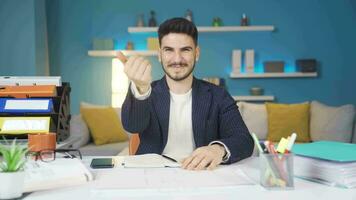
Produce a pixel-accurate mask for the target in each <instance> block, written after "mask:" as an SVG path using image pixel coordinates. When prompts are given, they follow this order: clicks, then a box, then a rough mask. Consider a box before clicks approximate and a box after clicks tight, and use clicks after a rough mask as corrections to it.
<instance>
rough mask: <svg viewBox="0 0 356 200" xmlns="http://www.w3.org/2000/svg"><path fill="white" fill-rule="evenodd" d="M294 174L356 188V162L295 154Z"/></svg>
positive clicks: (334, 184)
mask: <svg viewBox="0 0 356 200" xmlns="http://www.w3.org/2000/svg"><path fill="white" fill-rule="evenodd" d="M294 175H295V176H297V177H299V178H303V179H306V180H309V181H314V182H319V183H322V184H326V185H330V186H335V187H342V188H355V187H356V162H335V161H327V160H320V159H314V158H310V157H303V156H295V157H294Z"/></svg>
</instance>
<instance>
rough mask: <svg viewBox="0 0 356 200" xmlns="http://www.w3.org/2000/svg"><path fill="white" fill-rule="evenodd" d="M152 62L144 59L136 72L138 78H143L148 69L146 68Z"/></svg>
mask: <svg viewBox="0 0 356 200" xmlns="http://www.w3.org/2000/svg"><path fill="white" fill-rule="evenodd" d="M149 64H150V62H149V61H148V60H143V61H142V62H141V64H140V66H139V67H138V68H137V72H136V76H135V77H136V78H142V77H143V74H144V73H145V71H146V68H147V67H148V65H149Z"/></svg>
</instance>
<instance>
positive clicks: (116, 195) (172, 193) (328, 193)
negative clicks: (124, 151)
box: [24, 157, 356, 200]
mask: <svg viewBox="0 0 356 200" xmlns="http://www.w3.org/2000/svg"><path fill="white" fill-rule="evenodd" d="M90 160H91V159H90V158H89V157H87V158H85V159H84V162H85V164H86V165H87V166H89V163H90ZM236 165H238V166H240V167H241V168H242V169H243V171H245V172H246V173H247V174H249V175H250V176H251V178H253V179H256V177H258V169H257V168H258V166H256V165H257V163H256V160H254V159H247V160H244V161H242V162H240V163H237V164H236ZM91 170H92V169H91ZM107 170H110V169H99V170H92V172H93V173H94V176H96V175H98V174H100V173H103V172H107ZM116 170H117V169H116ZM120 170H121V169H120ZM122 170H125V169H124V168H123V169H122ZM117 181H125V180H117ZM94 183H95V181H92V182H90V183H88V184H86V185H81V186H76V187H71V188H62V189H56V190H49V191H41V192H34V193H31V194H30V195H28V196H26V197H25V198H24V199H26V200H47V199H51V200H56V199H58V200H63V199H65V200H69V199H85V200H91V199H100V200H101V199H105V200H106V199H138V200H141V199H142V200H147V199H154V200H160V199H174V200H180V199H182V200H183V199H184V200H186V199H202V200H210V199H211V200H217V199H219V200H221V199H222V200H225V199H226V200H230V199H231V200H236V199H249V200H254V199H264V200H266V199H273V200H275V199H288V200H307V199H320V200H321V199H322V200H329V199H330V200H331V199H340V200H355V199H356V189H341V188H335V187H329V186H325V185H321V184H318V183H312V182H309V181H305V180H302V179H298V178H295V183H294V184H295V188H294V190H288V191H268V190H266V189H264V188H263V187H261V186H260V185H258V183H257V184H255V185H242V186H231V187H207V188H189V189H183V188H179V189H115V190H113V189H111V190H108V189H98V188H96V187H95V184H94Z"/></svg>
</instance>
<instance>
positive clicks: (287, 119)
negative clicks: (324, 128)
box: [266, 103, 310, 142]
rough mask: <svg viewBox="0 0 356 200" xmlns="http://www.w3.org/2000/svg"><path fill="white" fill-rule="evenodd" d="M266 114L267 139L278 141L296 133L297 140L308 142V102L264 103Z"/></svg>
mask: <svg viewBox="0 0 356 200" xmlns="http://www.w3.org/2000/svg"><path fill="white" fill-rule="evenodd" d="M266 108H267V116H268V135H267V139H268V140H270V141H273V142H279V140H280V139H281V138H282V137H284V138H287V137H288V136H289V135H291V134H292V133H297V140H296V141H297V142H310V135H309V108H310V105H309V103H301V104H276V103H266Z"/></svg>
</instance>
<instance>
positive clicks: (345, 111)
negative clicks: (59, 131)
mask: <svg viewBox="0 0 356 200" xmlns="http://www.w3.org/2000/svg"><path fill="white" fill-rule="evenodd" d="M83 105H86V106H88V104H81V106H83ZM237 105H238V106H239V110H240V113H241V115H242V117H243V119H244V121H245V123H246V126H247V128H248V129H249V130H250V132H254V133H255V134H256V135H257V136H258V138H259V139H260V140H266V139H267V138H268V130H269V127H268V112H267V108H266V104H257V103H247V102H238V103H237ZM309 105H310V107H309V111H308V115H309V119H308V126H309V132H310V141H319V140H333V141H340V142H348V143H356V122H355V108H354V106H353V105H343V106H338V107H332V106H327V105H325V104H322V103H320V102H317V101H312V102H310V103H309ZM115 110H116V114H117V116H118V119H119V120H120V119H121V109H120V108H115ZM120 123H121V122H120ZM70 131H71V132H70V133H71V135H70V137H74V138H77V140H76V142H75V143H74V144H73V145H72V146H73V148H77V149H79V150H80V151H81V152H82V154H83V155H86V156H113V155H128V154H129V150H128V145H129V142H128V140H127V141H124V142H115V143H108V144H103V145H95V144H94V143H93V139H92V138H91V135H90V130H89V128H88V126H87V124H86V122H85V121H84V120H83V117H82V115H81V114H79V115H73V116H72V119H71V127H70ZM126 134H127V136H128V138H130V137H131V134H130V133H126ZM78 138H79V139H78Z"/></svg>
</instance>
